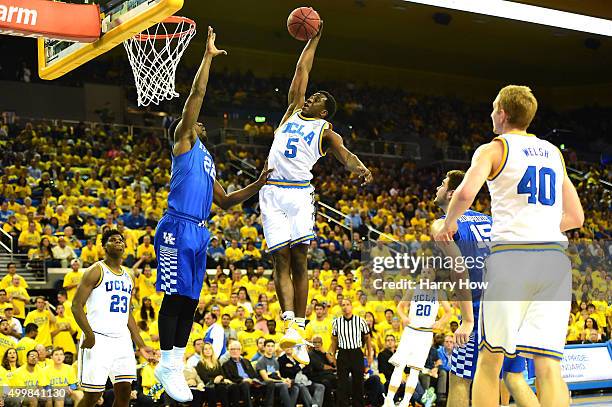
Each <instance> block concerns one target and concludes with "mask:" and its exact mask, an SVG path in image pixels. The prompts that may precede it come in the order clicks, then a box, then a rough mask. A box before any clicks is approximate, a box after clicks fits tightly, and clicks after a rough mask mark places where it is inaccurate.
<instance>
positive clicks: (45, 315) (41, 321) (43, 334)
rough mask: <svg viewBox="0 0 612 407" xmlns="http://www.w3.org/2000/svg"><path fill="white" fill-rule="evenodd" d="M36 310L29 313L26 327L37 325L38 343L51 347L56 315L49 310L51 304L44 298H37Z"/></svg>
mask: <svg viewBox="0 0 612 407" xmlns="http://www.w3.org/2000/svg"><path fill="white" fill-rule="evenodd" d="M35 304H36V308H35V309H34V310H32V311H30V312H29V313H28V315H27V316H26V319H25V325H28V324H29V323H35V324H36V326H37V327H38V336H36V342H37V343H39V344H43V345H44V346H51V345H52V342H51V324H54V323H55V315H53V313H52V312H51V311H50V310H49V302H48V301H47V300H45V298H44V297H36V302H35Z"/></svg>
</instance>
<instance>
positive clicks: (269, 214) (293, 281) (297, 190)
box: [259, 26, 372, 364]
mask: <svg viewBox="0 0 612 407" xmlns="http://www.w3.org/2000/svg"><path fill="white" fill-rule="evenodd" d="M321 27H322V26H321ZM320 38H321V30H319V33H318V34H317V35H316V36H315V37H314V38H312V39H311V40H309V41H308V43H307V44H306V46H305V47H304V50H303V51H302V55H301V56H300V59H299V60H298V63H297V67H296V70H295V75H294V77H293V81H292V82H291V86H290V88H289V95H288V101H289V107H288V108H287V111H286V113H285V115H284V116H283V119H282V121H281V123H280V125H279V127H278V128H277V129H276V132H275V133H274V141H273V143H272V147H271V148H270V154H269V155H268V164H269V165H270V167H271V168H274V170H273V171H272V174H271V175H270V178H269V179H268V182H267V185H266V186H265V187H263V188H262V189H261V191H260V192H259V203H260V208H261V218H262V223H263V229H264V235H265V238H266V242H267V245H268V251H269V252H270V253H272V258H273V261H274V282H275V285H276V293H277V294H278V299H279V302H280V306H281V308H282V311H283V314H282V318H283V320H284V321H285V322H286V332H285V336H284V337H283V338H282V339H281V341H280V346H281V348H284V349H286V348H288V347H293V346H296V349H295V351H294V353H293V355H294V358H295V359H296V360H297V361H298V362H300V363H303V364H308V363H309V358H308V353H307V350H306V346H305V345H306V343H305V342H304V340H303V337H302V330H303V328H304V326H305V323H306V321H305V316H306V303H307V299H308V271H307V263H306V255H307V254H308V247H309V243H310V240H312V239H314V238H315V235H314V229H313V228H314V217H315V207H314V201H313V195H314V188H313V187H312V186H311V185H310V180H311V179H312V173H311V170H312V167H313V166H314V164H315V163H316V162H317V161H318V160H319V158H321V157H322V156H324V155H325V154H326V153H327V152H331V153H332V154H333V155H334V157H336V159H337V160H338V161H340V163H342V165H344V167H345V168H346V169H347V170H349V171H350V172H352V173H355V174H357V175H359V176H360V177H363V179H364V183H368V182H371V181H372V174H371V172H370V170H368V169H367V168H366V166H365V165H363V163H362V162H361V161H360V160H359V158H357V156H356V155H355V154H353V153H351V152H350V151H349V150H348V149H347V148H346V147H345V146H344V143H343V141H342V137H341V136H340V135H339V134H337V133H336V132H334V131H333V130H332V125H331V124H330V123H329V122H328V120H330V119H331V118H332V117H333V115H334V113H335V112H336V101H335V100H334V98H333V96H332V95H331V94H329V93H328V92H326V91H318V92H316V93H315V94H313V95H312V96H310V97H309V98H308V100H305V95H306V88H307V86H308V76H309V74H310V70H311V69H312V63H313V61H314V55H315V51H316V49H317V45H318V44H319V40H320Z"/></svg>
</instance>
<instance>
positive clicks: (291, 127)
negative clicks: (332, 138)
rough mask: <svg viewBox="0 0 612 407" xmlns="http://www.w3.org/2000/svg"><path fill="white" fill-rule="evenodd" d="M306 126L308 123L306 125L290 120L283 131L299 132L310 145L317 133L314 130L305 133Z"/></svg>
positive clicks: (287, 132)
mask: <svg viewBox="0 0 612 407" xmlns="http://www.w3.org/2000/svg"><path fill="white" fill-rule="evenodd" d="M305 126H306V125H304V124H299V123H294V122H288V123H287V124H286V125H285V128H284V129H283V133H286V134H297V135H298V136H300V137H301V138H303V139H304V141H305V142H306V143H307V144H308V145H310V143H312V139H314V136H315V134H316V133H315V131H314V130H312V131H311V132H310V133H308V134H304V127H305Z"/></svg>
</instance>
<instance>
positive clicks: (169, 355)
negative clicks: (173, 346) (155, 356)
mask: <svg viewBox="0 0 612 407" xmlns="http://www.w3.org/2000/svg"><path fill="white" fill-rule="evenodd" d="M173 356H174V351H172V350H163V349H162V351H161V360H160V361H159V364H160V365H162V366H163V367H167V368H171V367H172V366H173V363H174V359H173Z"/></svg>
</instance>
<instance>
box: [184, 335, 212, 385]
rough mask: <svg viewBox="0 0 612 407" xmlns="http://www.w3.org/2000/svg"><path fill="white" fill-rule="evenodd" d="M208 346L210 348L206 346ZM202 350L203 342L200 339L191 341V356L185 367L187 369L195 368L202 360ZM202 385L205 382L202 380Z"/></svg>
mask: <svg viewBox="0 0 612 407" xmlns="http://www.w3.org/2000/svg"><path fill="white" fill-rule="evenodd" d="M208 346H211V345H210V344H208ZM203 349H204V340H203V339H200V338H196V339H194V341H193V355H191V356H189V358H188V359H187V363H186V366H187V367H194V368H195V367H196V365H197V364H198V363H199V362H200V361H201V360H202V351H203ZM202 380H203V381H204V383H206V381H205V380H204V379H202Z"/></svg>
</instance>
